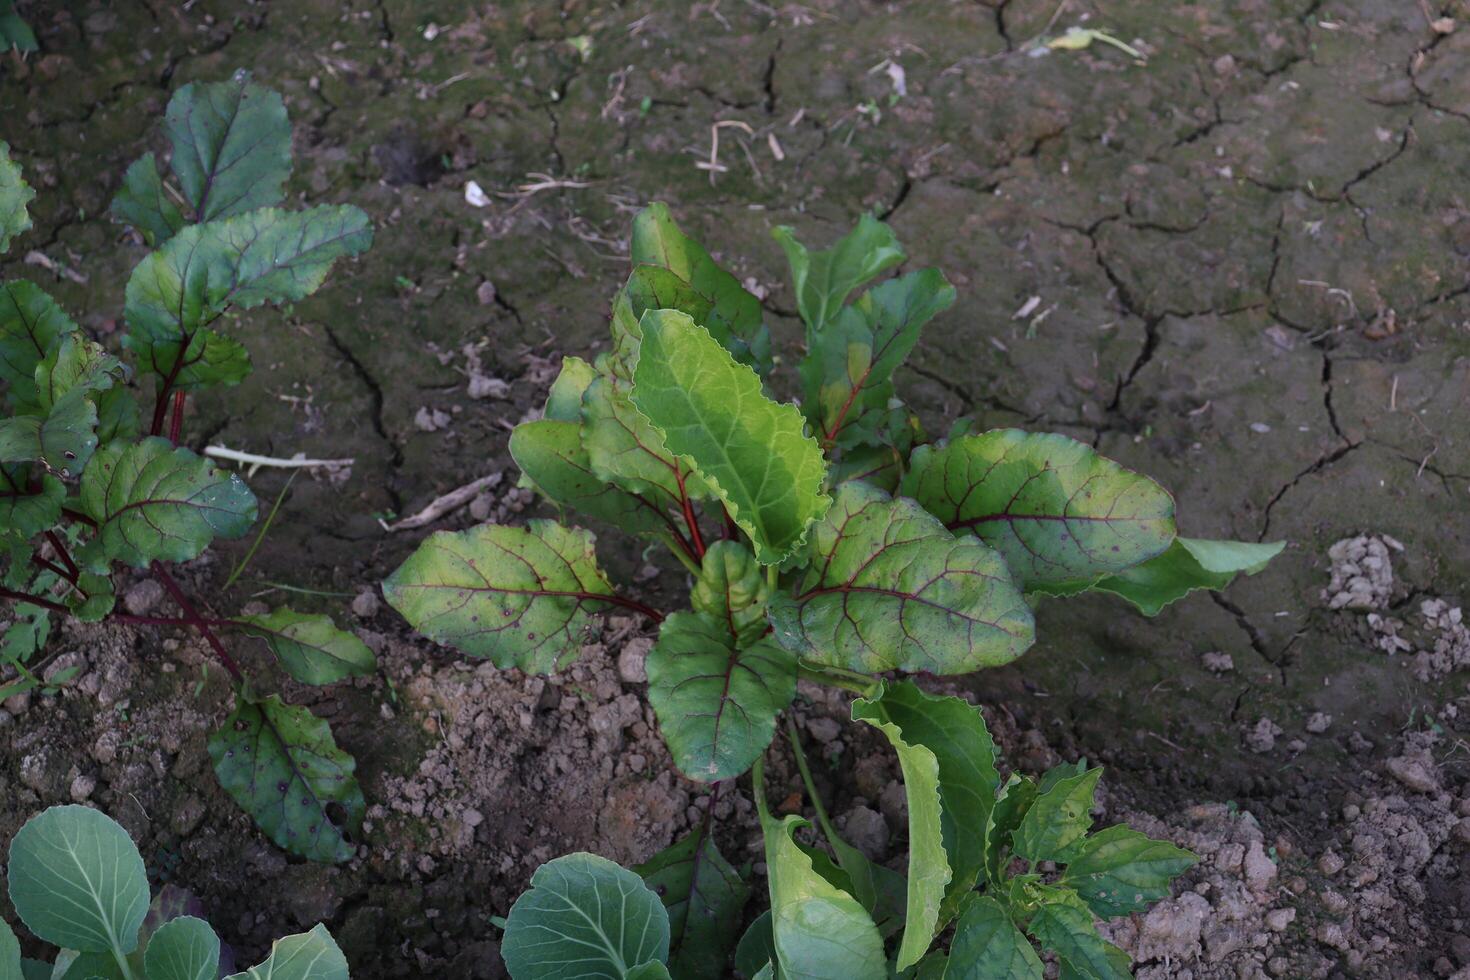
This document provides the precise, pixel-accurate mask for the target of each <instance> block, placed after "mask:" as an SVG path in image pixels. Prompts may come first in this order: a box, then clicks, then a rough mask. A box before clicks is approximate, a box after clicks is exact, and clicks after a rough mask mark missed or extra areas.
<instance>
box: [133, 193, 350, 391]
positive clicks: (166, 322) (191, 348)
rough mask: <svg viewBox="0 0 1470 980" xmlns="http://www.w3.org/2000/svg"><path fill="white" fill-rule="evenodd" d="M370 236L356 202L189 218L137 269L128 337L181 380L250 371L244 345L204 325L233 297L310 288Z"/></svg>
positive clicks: (142, 357)
mask: <svg viewBox="0 0 1470 980" xmlns="http://www.w3.org/2000/svg"><path fill="white" fill-rule="evenodd" d="M372 237H373V233H372V227H371V224H370V223H369V221H368V217H367V215H366V214H364V213H363V212H362V211H360V210H359V209H357V208H355V207H352V206H350V205H340V206H332V205H322V206H320V207H315V208H311V209H310V210H307V211H297V212H290V211H281V210H279V209H276V208H262V209H261V210H258V211H251V212H249V213H246V214H242V215H240V216H238V217H234V218H229V219H226V220H221V221H212V222H210V223H208V224H203V225H191V226H189V227H187V228H185V229H184V230H182V231H180V232H179V233H178V234H177V235H175V236H174V237H173V238H171V239H169V241H168V243H167V244H165V245H164V246H163V247H162V248H160V249H159V250H158V251H156V252H152V253H150V254H149V255H148V256H147V257H146V258H144V259H143V261H142V262H139V263H138V265H137V268H135V269H134V270H133V273H132V276H131V277H130V278H129V279H128V287H127V299H126V305H125V308H124V312H125V313H126V315H127V321H128V333H127V335H126V336H125V337H124V338H123V344H124V346H126V347H128V348H129V349H130V350H132V351H133V352H134V353H135V354H136V356H137V358H138V360H139V362H140V363H141V364H144V365H146V366H147V367H148V369H149V370H152V371H154V372H156V373H158V374H160V375H163V376H165V377H168V376H171V375H172V376H175V378H176V381H175V384H176V385H177V386H182V387H185V388H189V387H197V386H199V385H202V384H207V383H233V382H235V381H238V380H239V379H240V378H241V377H243V376H244V373H243V372H244V371H245V370H248V358H246V357H245V355H244V351H243V349H242V348H240V346H239V344H237V343H235V342H234V341H233V340H229V339H228V338H225V337H222V336H220V335H218V334H216V333H214V332H212V331H208V330H206V329H205V328H206V327H208V326H209V325H210V324H212V323H214V322H215V321H216V320H218V319H219V318H220V317H221V316H222V315H223V314H224V312H225V310H226V309H228V308H230V307H232V306H234V307H240V308H242V309H250V308H252V307H255V306H259V305H260V304H261V303H265V302H272V303H284V302H289V301H293V300H299V299H302V298H303V297H306V296H309V295H310V294H311V293H313V292H315V291H316V290H317V288H318V287H320V286H321V284H322V282H323V281H324V280H325V279H326V276H327V273H328V271H330V269H331V267H332V264H333V263H334V262H335V261H336V260H337V259H339V258H341V257H343V256H346V255H355V254H357V253H358V252H361V251H363V250H364V249H366V248H367V247H368V246H369V245H371V244H372Z"/></svg>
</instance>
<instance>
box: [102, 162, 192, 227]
mask: <svg viewBox="0 0 1470 980" xmlns="http://www.w3.org/2000/svg"><path fill="white" fill-rule="evenodd" d="M112 217H113V220H114V221H117V222H120V223H121V224H125V225H131V226H132V227H133V228H136V229H137V230H138V233H139V234H140V235H142V236H143V240H144V241H145V242H147V243H148V245H149V247H151V248H157V247H158V246H160V245H162V244H163V243H164V242H166V241H168V240H169V239H170V238H172V237H173V236H174V235H175V234H177V233H178V230H179V229H180V228H182V227H184V215H183V213H182V212H180V211H179V206H178V205H177V204H175V203H174V202H173V199H172V198H170V197H169V196H168V192H167V191H165V190H164V189H163V180H162V178H160V177H159V175H158V164H157V162H156V161H155V160H154V159H153V154H152V153H145V154H143V155H142V156H141V157H139V158H138V159H137V160H135V161H133V165H132V166H131V167H129V168H128V170H127V173H125V174H124V175H123V185H122V188H121V189H120V190H119V191H118V192H117V195H116V196H115V197H113V199H112Z"/></svg>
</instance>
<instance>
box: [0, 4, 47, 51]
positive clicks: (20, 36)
mask: <svg viewBox="0 0 1470 980" xmlns="http://www.w3.org/2000/svg"><path fill="white" fill-rule="evenodd" d="M0 49H4V50H14V51H19V52H20V53H21V54H29V53H31V52H32V51H38V50H40V46H39V45H37V44H36V35H35V33H34V32H33V31H32V30H31V26H30V25H29V24H27V23H26V22H25V21H23V20H21V19H20V15H19V14H17V13H16V12H15V4H13V3H11V0H0Z"/></svg>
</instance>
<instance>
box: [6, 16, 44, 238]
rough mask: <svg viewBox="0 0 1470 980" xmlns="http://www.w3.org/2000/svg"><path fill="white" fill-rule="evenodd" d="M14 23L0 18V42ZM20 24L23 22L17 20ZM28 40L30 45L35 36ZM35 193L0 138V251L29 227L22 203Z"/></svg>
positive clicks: (13, 19)
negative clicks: (22, 176)
mask: <svg viewBox="0 0 1470 980" xmlns="http://www.w3.org/2000/svg"><path fill="white" fill-rule="evenodd" d="M17 23H20V18H18V17H16V16H15V15H14V14H13V13H12V14H11V15H10V17H8V18H0V31H3V32H4V33H0V43H3V42H4V41H5V40H9V41H10V42H11V43H12V44H14V43H15V41H16V39H15V37H14V36H12V35H11V29H13V28H14V27H15V25H16V24H17ZM20 26H22V27H24V26H25V25H24V24H23V23H20ZM27 30H29V28H27ZM30 41H31V44H32V45H33V46H34V45H35V41H36V39H35V37H34V36H32V37H31V39H30ZM35 196H36V192H35V191H33V190H31V188H30V185H29V184H27V183H26V182H25V181H24V180H23V179H22V178H21V175H20V166H19V165H18V164H17V163H15V161H13V160H11V159H10V144H9V143H6V142H5V141H4V140H0V252H5V251H6V250H7V249H9V248H10V240H11V239H12V238H14V237H15V236H16V235H19V234H20V233H21V232H23V231H25V230H26V229H28V228H30V226H31V216H30V215H29V214H27V213H26V205H27V204H29V203H30V202H31V199H32V198H34V197H35Z"/></svg>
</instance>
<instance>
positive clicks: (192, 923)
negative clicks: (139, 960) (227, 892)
mask: <svg viewBox="0 0 1470 980" xmlns="http://www.w3.org/2000/svg"><path fill="white" fill-rule="evenodd" d="M143 966H144V969H146V970H147V973H148V980H217V978H218V977H219V937H218V936H216V935H215V934H214V930H213V929H211V928H210V927H209V923H207V922H205V921H204V920H203V919H196V918H194V917H193V916H189V915H185V916H180V917H179V918H177V919H172V920H170V921H169V922H166V923H164V924H163V926H161V927H160V928H159V929H158V931H157V932H155V933H154V934H153V935H152V936H151V937H150V938H149V940H148V949H147V952H145V953H144V955H143Z"/></svg>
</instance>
